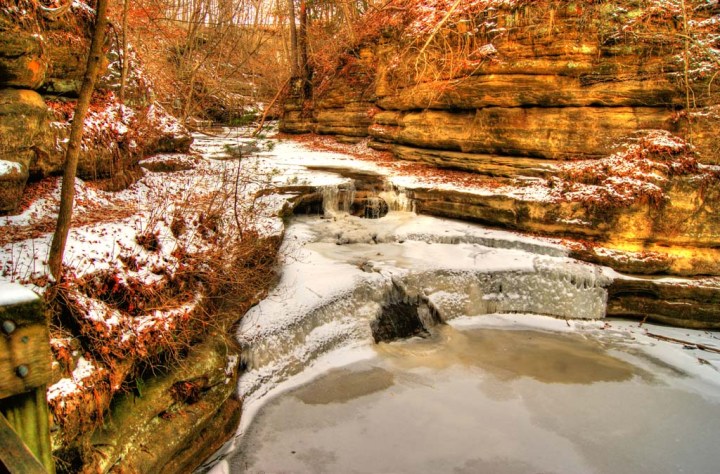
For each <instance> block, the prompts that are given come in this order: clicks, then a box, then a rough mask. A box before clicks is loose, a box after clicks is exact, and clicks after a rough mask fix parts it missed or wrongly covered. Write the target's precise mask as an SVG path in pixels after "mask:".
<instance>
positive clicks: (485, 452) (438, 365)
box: [206, 149, 720, 473]
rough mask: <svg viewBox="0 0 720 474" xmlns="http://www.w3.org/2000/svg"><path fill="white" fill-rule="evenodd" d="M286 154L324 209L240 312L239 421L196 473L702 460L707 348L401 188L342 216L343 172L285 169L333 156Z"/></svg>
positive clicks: (303, 220) (534, 252)
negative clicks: (691, 346)
mask: <svg viewBox="0 0 720 474" xmlns="http://www.w3.org/2000/svg"><path fill="white" fill-rule="evenodd" d="M321 155H322V154H321ZM288 156H289V154H283V150H282V149H281V150H279V151H278V150H277V149H276V150H275V151H274V152H273V157H272V159H273V161H272V165H273V166H281V167H282V169H290V170H292V173H293V175H292V179H293V181H297V180H298V175H299V176H300V178H299V179H300V180H301V181H302V182H303V183H304V184H306V185H315V186H321V187H322V186H324V192H323V195H324V197H325V204H324V205H325V211H326V216H325V218H321V217H320V216H317V215H315V216H297V217H295V218H293V219H292V221H291V223H290V225H289V226H288V227H287V229H286V236H285V243H284V254H285V256H286V257H285V263H284V264H283V268H282V273H281V275H282V276H281V280H280V282H279V285H278V287H277V288H276V289H275V290H274V291H273V292H272V293H271V295H270V296H269V297H268V298H267V299H265V300H264V301H263V302H262V303H261V304H259V305H258V306H256V307H255V308H253V309H252V310H251V311H250V312H249V313H248V314H247V315H246V316H245V317H244V318H243V320H242V322H241V326H240V328H239V330H238V338H239V340H240V342H241V344H242V345H243V366H244V367H245V369H246V370H245V372H244V373H243V375H242V376H241V378H240V382H239V387H238V390H239V395H240V396H241V397H242V398H243V401H244V409H243V418H242V421H241V426H240V427H239V429H238V436H237V437H236V438H235V439H234V440H233V441H232V442H231V443H229V444H228V445H226V446H225V447H224V448H223V449H222V450H221V451H220V452H219V453H218V455H217V456H216V457H215V459H214V460H213V462H212V463H211V465H210V470H211V471H212V472H233V473H234V472H238V473H240V472H253V473H254V472H265V473H274V472H333V473H345V472H395V473H397V472H408V473H410V472H412V473H414V472H493V473H494V472H498V473H516V472H612V473H616V472H717V465H719V464H720V452H718V450H717V449H716V448H715V444H716V440H717V439H720V425H718V424H717V423H716V422H715V421H716V420H718V419H720V372H718V369H717V367H718V366H720V356H718V355H717V354H711V353H705V352H700V351H697V350H685V349H683V348H682V346H681V345H677V344H670V343H661V342H659V341H657V340H656V339H652V338H650V337H648V335H647V334H646V332H645V331H646V329H647V328H648V327H651V326H649V325H645V326H644V327H642V328H640V327H638V324H637V323H633V322H629V321H605V320H602V318H603V316H604V312H605V304H606V301H607V292H606V287H607V286H608V285H609V284H610V283H611V281H612V279H613V278H616V277H617V275H616V274H615V273H614V272H612V271H611V270H609V269H606V268H602V267H598V266H594V265H590V264H586V263H583V262H579V261H576V260H573V259H570V258H568V257H567V252H566V250H565V249H564V248H563V247H561V246H559V245H557V244H555V243H554V242H553V241H551V240H547V239H534V238H529V237H523V236H519V235H517V234H514V233H510V232H503V231H496V230H489V229H485V228H482V227H479V226H475V225H472V224H467V223H462V222H457V221H452V220H445V219H438V218H433V217H428V216H418V215H416V214H414V213H412V212H410V209H411V203H409V202H408V201H407V199H405V198H404V195H403V193H402V191H401V190H400V191H398V190H397V188H395V189H394V190H393V189H392V187H388V188H386V189H380V190H378V194H380V195H382V196H383V198H384V200H385V202H387V203H388V204H389V205H390V209H391V212H390V213H389V214H388V215H387V216H385V217H382V218H380V219H362V218H359V217H353V216H350V215H348V214H347V213H346V212H342V211H341V209H347V208H348V205H347V204H348V203H347V200H348V199H350V198H348V197H347V195H346V196H345V202H344V203H343V199H342V197H340V198H339V197H338V193H339V191H341V190H342V189H345V190H347V189H348V186H347V184H348V180H347V179H343V178H340V177H339V176H338V175H335V174H332V173H328V172H321V173H317V172H311V171H309V170H307V168H304V166H303V165H302V164H301V162H302V163H303V164H307V163H306V162H307V161H312V160H313V159H316V160H317V159H319V160H320V161H323V163H322V164H323V166H327V164H328V162H330V161H332V160H333V158H332V157H327V156H325V157H323V156H320V158H316V157H315V156H311V155H310V154H306V155H302V154H298V153H296V154H294V155H292V156H293V157H294V158H288ZM342 159H343V160H346V158H342ZM310 164H313V163H312V162H311V163H310ZM342 167H345V168H347V167H348V164H347V162H343V163H342ZM276 179H281V180H282V179H287V175H283V174H282V173H281V174H280V176H279V178H276ZM339 186H340V187H339ZM342 186H345V187H344V188H342ZM341 188H342V189H341ZM350 188H352V186H350ZM382 193H384V194H382ZM346 194H347V193H346ZM651 328H652V330H653V331H654V332H655V333H660V334H665V335H668V336H671V337H677V338H681V339H686V340H688V339H690V340H696V341H703V342H704V343H706V344H709V345H715V346H717V345H718V344H717V342H718V339H717V335H716V334H714V333H707V332H702V331H689V330H676V329H669V328H660V327H651ZM397 337H400V338H403V337H410V338H409V339H407V340H404V341H395V342H384V341H388V340H391V339H393V338H397ZM378 341H380V342H379V343H377V342H378ZM206 469H207V468H206Z"/></svg>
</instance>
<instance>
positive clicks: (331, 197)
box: [320, 179, 415, 219]
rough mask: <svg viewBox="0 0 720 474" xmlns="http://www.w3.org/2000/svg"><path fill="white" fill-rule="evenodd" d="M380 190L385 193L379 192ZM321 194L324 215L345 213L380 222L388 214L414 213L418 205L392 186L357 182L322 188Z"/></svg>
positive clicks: (406, 193) (403, 191) (399, 189)
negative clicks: (390, 212)
mask: <svg viewBox="0 0 720 474" xmlns="http://www.w3.org/2000/svg"><path fill="white" fill-rule="evenodd" d="M380 187H382V191H379V192H378V188H380ZM320 193H321V194H322V200H323V202H322V209H323V214H325V215H330V216H332V215H337V214H342V213H346V214H352V215H355V216H358V217H364V218H367V219H379V218H381V217H384V216H385V215H386V214H387V213H388V211H398V212H415V202H414V201H413V199H412V198H411V197H410V196H409V193H408V192H407V191H406V190H405V189H403V188H398V187H395V186H393V185H392V184H389V183H377V182H373V183H368V182H364V181H363V180H361V179H355V180H353V181H350V182H348V183H344V184H340V185H330V186H323V187H322V188H321V190H320Z"/></svg>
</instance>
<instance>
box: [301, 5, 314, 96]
mask: <svg viewBox="0 0 720 474" xmlns="http://www.w3.org/2000/svg"><path fill="white" fill-rule="evenodd" d="M298 48H299V49H300V74H301V75H302V79H303V99H309V98H310V96H311V92H312V90H311V88H310V62H309V61H308V15H307V0H300V31H299V32H298Z"/></svg>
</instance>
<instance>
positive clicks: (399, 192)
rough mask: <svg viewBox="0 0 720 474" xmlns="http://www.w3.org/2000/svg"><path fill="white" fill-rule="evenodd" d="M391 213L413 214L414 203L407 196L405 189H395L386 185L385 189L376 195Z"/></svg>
mask: <svg viewBox="0 0 720 474" xmlns="http://www.w3.org/2000/svg"><path fill="white" fill-rule="evenodd" d="M378 196H379V197H380V198H381V199H383V200H384V201H385V202H386V203H387V205H388V207H389V208H390V210H391V211H398V212H415V210H416V207H415V201H414V200H413V199H412V198H411V197H410V196H409V195H408V192H407V191H406V190H405V188H401V187H397V186H394V185H392V184H389V183H386V185H385V189H384V190H383V191H381V192H380V193H378Z"/></svg>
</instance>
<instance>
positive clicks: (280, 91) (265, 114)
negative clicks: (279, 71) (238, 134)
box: [252, 77, 291, 137]
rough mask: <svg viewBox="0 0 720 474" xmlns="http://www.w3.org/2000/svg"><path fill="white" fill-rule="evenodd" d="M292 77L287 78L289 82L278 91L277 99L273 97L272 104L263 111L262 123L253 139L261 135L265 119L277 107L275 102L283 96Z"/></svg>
mask: <svg viewBox="0 0 720 474" xmlns="http://www.w3.org/2000/svg"><path fill="white" fill-rule="evenodd" d="M290 79H291V78H290V77H288V78H287V80H286V81H285V82H284V83H283V85H282V87H280V89H278V91H277V94H275V97H273V100H271V101H270V104H268V106H267V107H265V110H264V111H263V114H262V117H260V123H259V124H258V126H257V128H256V129H255V131H254V132H253V133H252V136H253V137H256V136H257V134H258V133H260V130H262V128H263V125H265V119H266V118H267V115H268V113H269V112H270V109H271V108H272V106H273V105H275V102H277V100H278V99H279V98H280V95H282V93H283V91H284V90H285V88H286V87H287V86H288V84H290Z"/></svg>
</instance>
